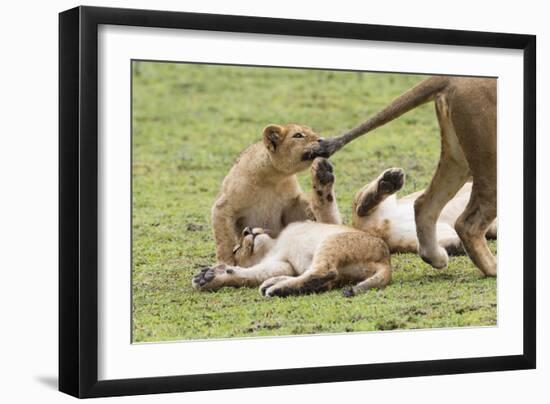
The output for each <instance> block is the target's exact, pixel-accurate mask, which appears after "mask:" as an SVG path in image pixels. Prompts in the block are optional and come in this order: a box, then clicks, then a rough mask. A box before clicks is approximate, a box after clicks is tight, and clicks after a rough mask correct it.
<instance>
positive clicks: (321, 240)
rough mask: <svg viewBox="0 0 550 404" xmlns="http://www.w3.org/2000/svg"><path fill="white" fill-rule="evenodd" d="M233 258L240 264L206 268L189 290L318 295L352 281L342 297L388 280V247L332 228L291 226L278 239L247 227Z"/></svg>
mask: <svg viewBox="0 0 550 404" xmlns="http://www.w3.org/2000/svg"><path fill="white" fill-rule="evenodd" d="M233 255H234V259H235V261H236V262H237V263H238V265H235V266H233V265H227V264H218V265H215V266H213V267H211V268H204V269H203V270H201V272H200V273H198V274H197V275H195V276H194V277H193V281H192V284H193V287H194V288H195V289H198V290H216V289H219V288H221V287H224V286H233V287H241V286H249V287H254V286H260V293H261V294H262V295H263V296H266V297H270V296H288V295H298V294H306V293H312V292H321V291H325V290H330V289H331V288H333V287H335V286H337V285H342V284H344V283H350V282H353V283H355V285H354V286H352V287H349V288H346V289H344V295H345V296H353V295H355V294H357V293H360V292H364V291H366V290H368V289H371V288H379V287H383V286H385V285H387V284H388V283H389V282H390V280H391V266H390V251H389V249H388V246H387V245H386V243H385V242H384V241H383V240H382V239H380V238H377V237H372V236H370V235H368V234H367V233H365V232H363V231H360V230H357V229H353V228H351V227H347V226H342V225H336V224H326V223H317V222H312V221H304V222H296V223H291V224H289V225H288V226H286V227H285V228H284V229H283V230H282V232H281V233H280V234H279V236H278V237H277V238H276V239H274V238H272V237H271V236H270V235H269V234H268V233H267V232H266V231H264V230H263V229H262V228H254V229H251V228H249V227H247V228H245V229H244V230H243V232H242V236H241V239H240V242H239V244H238V245H237V246H235V248H234V250H233Z"/></svg>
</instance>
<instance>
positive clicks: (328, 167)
mask: <svg viewBox="0 0 550 404" xmlns="http://www.w3.org/2000/svg"><path fill="white" fill-rule="evenodd" d="M311 173H312V175H313V179H314V182H315V183H318V184H319V185H323V186H325V185H329V184H332V183H333V182H334V169H333V167H332V163H331V162H330V161H329V159H327V158H324V157H317V158H316V159H315V160H313V163H312V164H311Z"/></svg>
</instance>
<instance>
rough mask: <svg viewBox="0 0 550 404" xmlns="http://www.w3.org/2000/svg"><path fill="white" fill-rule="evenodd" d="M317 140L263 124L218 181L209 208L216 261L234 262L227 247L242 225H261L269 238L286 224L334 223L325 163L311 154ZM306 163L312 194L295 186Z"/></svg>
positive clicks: (305, 132)
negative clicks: (260, 138)
mask: <svg viewBox="0 0 550 404" xmlns="http://www.w3.org/2000/svg"><path fill="white" fill-rule="evenodd" d="M322 141H323V139H321V138H320V137H319V136H318V135H317V134H316V133H315V132H313V131H312V130H311V129H310V128H308V127H307V126H302V125H296V124H288V125H268V126H267V127H266V128H265V129H264V131H263V141H261V142H258V143H255V144H253V145H252V146H250V147H248V148H247V149H246V150H244V151H243V152H242V153H241V155H240V156H239V157H238V158H237V161H236V162H235V164H234V165H233V167H231V170H230V171H229V173H228V174H227V176H226V177H225V179H224V180H223V183H222V188H221V191H220V194H219V195H218V197H217V199H216V202H215V203H214V206H213V207H212V227H213V230H214V239H215V241H216V259H217V261H218V262H220V263H225V264H234V261H233V254H232V249H233V246H234V245H235V243H236V242H237V241H238V240H239V236H240V234H241V231H242V229H244V228H245V227H263V228H268V229H270V230H271V231H272V234H273V236H274V237H277V235H278V234H279V232H280V231H281V230H282V229H283V228H284V227H285V226H286V225H287V224H289V223H292V222H298V221H304V220H307V219H311V220H317V221H319V222H323V223H340V213H339V212H338V208H337V206H336V198H335V195H334V192H333V189H332V188H333V183H334V175H333V174H332V166H331V164H330V162H329V161H328V160H327V159H326V158H323V157H322V156H325V157H328V154H326V155H324V154H323V152H321V153H320V154H318V153H317V152H313V151H312V150H313V149H315V148H316V147H317V146H318V145H319V144H321V143H322ZM310 166H311V174H312V182H313V192H312V194H311V195H306V194H305V193H304V192H302V190H301V189H300V185H299V183H298V178H297V177H296V173H298V172H300V171H304V170H306V169H307V168H308V167H310Z"/></svg>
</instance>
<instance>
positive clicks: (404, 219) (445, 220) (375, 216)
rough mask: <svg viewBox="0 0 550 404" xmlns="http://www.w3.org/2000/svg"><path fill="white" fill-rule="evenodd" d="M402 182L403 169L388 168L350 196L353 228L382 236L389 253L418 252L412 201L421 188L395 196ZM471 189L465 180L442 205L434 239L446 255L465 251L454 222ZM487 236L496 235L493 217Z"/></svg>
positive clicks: (403, 180) (464, 207)
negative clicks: (399, 196) (352, 196)
mask: <svg viewBox="0 0 550 404" xmlns="http://www.w3.org/2000/svg"><path fill="white" fill-rule="evenodd" d="M404 182H405V172H404V171H403V169H401V168H389V169H387V170H385V171H384V172H383V173H382V174H380V175H379V176H378V178H376V179H375V180H374V181H372V182H370V183H368V184H367V185H365V186H364V187H363V188H361V189H360V190H359V191H358V192H357V193H356V194H355V197H354V198H353V205H352V223H353V227H354V228H356V229H360V230H363V231H365V232H367V233H369V234H372V235H375V236H377V237H380V238H382V239H383V240H384V241H385V242H386V243H387V244H388V247H389V248H390V251H391V252H392V253H406V252H410V253H418V237H417V235H416V223H415V216H414V203H415V200H416V199H417V198H418V197H419V196H420V195H422V194H423V193H424V191H418V192H414V193H412V194H409V195H406V196H404V197H401V198H397V197H396V193H397V192H398V191H399V190H400V189H401V188H402V187H403V185H404ZM471 193H472V183H471V182H467V183H466V184H464V185H463V186H462V188H460V189H459V190H458V192H457V193H456V195H454V196H453V197H452V198H451V199H450V200H449V202H448V203H447V204H446V205H445V206H444V207H443V209H442V211H441V214H440V215H439V218H438V219H437V222H436V230H437V231H436V234H437V243H438V245H439V246H440V247H442V248H444V249H445V250H446V252H447V254H449V255H458V254H465V251H464V247H463V246H462V242H461V241H460V237H459V236H458V233H457V231H456V229H455V223H456V221H457V220H458V218H459V217H460V214H461V213H462V212H464V210H465V209H466V206H467V205H468V201H469V200H470V196H471ZM486 237H487V238H491V239H496V237H497V222H496V220H495V221H494V222H493V223H492V225H491V226H490V227H489V229H488V231H487V233H486Z"/></svg>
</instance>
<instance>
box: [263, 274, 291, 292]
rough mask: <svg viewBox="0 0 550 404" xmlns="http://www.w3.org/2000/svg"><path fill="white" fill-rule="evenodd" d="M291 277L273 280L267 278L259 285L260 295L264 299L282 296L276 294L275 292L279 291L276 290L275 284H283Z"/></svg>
mask: <svg viewBox="0 0 550 404" xmlns="http://www.w3.org/2000/svg"><path fill="white" fill-rule="evenodd" d="M291 278H292V276H284V275H283V276H275V277H273V278H269V279H267V280H265V281H264V282H263V283H262V284H261V285H260V295H261V296H264V297H272V296H282V295H279V294H277V293H276V292H277V291H278V290H279V289H278V288H277V284H278V283H280V282H284V281H286V280H288V279H291Z"/></svg>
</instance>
